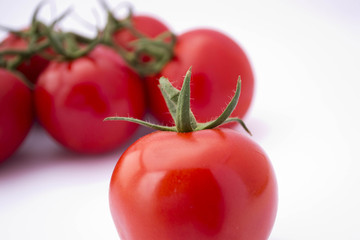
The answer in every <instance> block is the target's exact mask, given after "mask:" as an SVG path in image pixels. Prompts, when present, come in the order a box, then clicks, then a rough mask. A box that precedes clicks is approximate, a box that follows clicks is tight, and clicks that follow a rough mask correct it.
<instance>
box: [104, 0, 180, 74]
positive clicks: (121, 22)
mask: <svg viewBox="0 0 360 240" xmlns="http://www.w3.org/2000/svg"><path fill="white" fill-rule="evenodd" d="M100 2H101V3H102V5H103V8H104V9H105V10H106V12H107V23H106V25H105V28H104V31H103V33H102V39H101V43H102V44H104V45H107V46H110V47H111V48H113V49H114V50H116V51H117V52H118V54H119V55H121V56H122V58H123V59H124V60H125V61H126V62H127V63H128V65H129V66H131V67H132V68H133V69H135V71H136V72H137V73H138V74H139V75H141V76H149V75H153V74H156V73H158V72H160V71H161V70H162V69H163V67H164V65H165V64H166V63H168V62H169V61H170V60H171V59H172V57H173V55H174V46H175V43H176V37H175V35H174V34H173V33H171V32H169V31H166V32H164V33H162V34H160V35H159V36H157V37H156V38H153V39H152V38H149V37H147V36H146V35H144V34H142V33H141V32H139V31H138V30H137V29H136V28H135V27H134V25H133V11H132V9H131V7H129V8H128V15H127V16H126V17H125V18H123V19H118V18H116V17H115V16H114V13H113V12H112V11H111V10H110V8H109V6H107V5H106V3H105V2H103V1H100ZM122 30H127V31H129V32H130V33H131V34H132V35H133V36H134V37H135V38H136V40H134V41H133V42H131V43H130V45H131V48H132V49H131V50H127V49H126V48H125V47H124V46H119V45H117V44H116V43H114V40H113V36H114V34H115V33H117V32H118V31H122ZM143 56H149V57H150V58H151V60H150V61H142V57H143Z"/></svg>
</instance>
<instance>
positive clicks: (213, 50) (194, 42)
mask: <svg viewBox="0 0 360 240" xmlns="http://www.w3.org/2000/svg"><path fill="white" fill-rule="evenodd" d="M174 52H175V53H174V56H175V57H174V58H173V60H172V61H170V62H169V63H168V64H167V65H165V67H164V68H163V70H162V71H161V72H160V73H159V75H157V76H155V77H148V78H147V80H146V83H147V92H148V95H149V99H148V101H149V104H150V111H151V112H152V114H153V115H154V116H155V117H156V118H157V119H158V120H159V121H160V122H162V123H172V119H171V116H170V114H169V112H168V111H167V108H166V105H165V102H164V100H163V98H162V95H161V92H160V90H159V88H158V84H159V82H158V78H159V76H164V77H166V78H168V79H170V81H171V83H172V84H173V85H174V86H175V87H176V88H178V89H180V87H181V85H182V82H183V77H184V73H185V72H186V71H187V69H189V67H192V83H191V94H192V101H191V107H192V111H193V112H194V115H195V117H196V118H197V119H198V120H199V122H206V121H209V120H210V119H213V118H215V117H216V116H219V115H220V113H221V112H222V110H223V109H224V108H225V106H226V104H227V103H228V102H229V99H230V97H231V96H232V95H233V91H234V89H233V87H234V85H235V84H236V81H237V79H238V76H239V75H240V76H241V83H242V84H241V85H242V87H241V96H240V100H239V104H238V105H237V107H236V109H235V110H234V112H233V113H232V115H231V116H233V117H239V118H243V117H244V115H245V113H246V112H247V110H248V108H249V106H250V103H251V100H252V96H253V91H254V77H253V72H252V69H251V65H250V63H249V60H248V58H247V56H246V54H245V53H244V51H243V50H242V49H241V48H240V46H239V45H238V44H237V43H235V42H234V41H233V40H232V39H230V38H229V37H227V36H226V35H224V34H222V33H220V32H218V31H214V30H208V29H197V30H193V31H189V32H186V33H184V34H181V35H180V36H178V38H177V43H176V45H175V49H174ZM193 99H196V101H193Z"/></svg>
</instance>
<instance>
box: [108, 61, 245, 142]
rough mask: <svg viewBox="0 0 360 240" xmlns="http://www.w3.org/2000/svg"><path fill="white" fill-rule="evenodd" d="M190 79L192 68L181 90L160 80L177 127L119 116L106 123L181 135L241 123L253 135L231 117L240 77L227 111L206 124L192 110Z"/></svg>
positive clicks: (237, 96) (165, 79)
mask: <svg viewBox="0 0 360 240" xmlns="http://www.w3.org/2000/svg"><path fill="white" fill-rule="evenodd" d="M190 79H191V68H190V69H189V70H188V71H187V73H186V76H185V78H184V82H183V85H182V88H181V90H178V89H176V88H175V87H174V86H173V85H172V84H171V83H170V81H169V80H168V79H167V78H165V77H161V78H160V80H159V87H160V90H161V92H162V94H163V97H164V100H165V102H166V105H167V107H168V109H169V112H170V114H171V116H172V118H173V119H174V122H175V126H162V125H158V124H153V123H150V122H146V121H143V120H139V119H136V118H131V117H117V116H116V117H108V118H105V119H104V121H110V120H118V121H129V122H134V123H137V124H140V125H143V126H146V127H150V128H153V129H156V130H160V131H172V132H179V133H185V132H193V131H201V130H205V129H213V128H216V127H218V126H220V125H223V124H226V123H229V122H237V123H240V125H241V126H242V127H243V128H244V129H245V131H246V132H248V133H249V134H250V135H251V133H250V131H249V129H248V128H247V127H246V125H245V123H244V122H243V121H242V120H241V119H240V118H236V117H230V115H231V113H232V112H233V111H234V109H235V107H236V105H237V103H238V101H239V97H240V91H241V80H240V77H239V79H238V81H237V85H236V91H235V94H234V96H233V98H232V99H231V101H230V102H229V104H228V105H227V107H226V108H225V110H224V111H223V113H222V114H221V115H220V116H219V117H218V118H216V119H215V120H212V121H209V122H206V123H199V122H197V121H196V118H195V116H194V114H193V113H192V111H191V109H190Z"/></svg>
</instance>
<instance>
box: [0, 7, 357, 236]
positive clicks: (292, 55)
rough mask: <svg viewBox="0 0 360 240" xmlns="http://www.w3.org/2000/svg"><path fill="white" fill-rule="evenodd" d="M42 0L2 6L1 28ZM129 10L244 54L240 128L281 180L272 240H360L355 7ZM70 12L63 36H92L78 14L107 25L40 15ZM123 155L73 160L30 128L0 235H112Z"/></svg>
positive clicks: (3, 172)
mask: <svg viewBox="0 0 360 240" xmlns="http://www.w3.org/2000/svg"><path fill="white" fill-rule="evenodd" d="M71 2H74V3H71ZM119 2H120V1H110V0H108V3H109V5H110V6H116V5H118V3H119ZM37 3H38V1H29V0H12V1H8V0H0V25H6V26H10V27H15V28H18V27H23V26H25V25H26V24H27V23H28V22H29V21H30V16H31V14H32V11H33V10H34V8H35V6H36V5H37ZM131 3H132V5H133V6H134V7H135V12H137V13H149V14H152V15H155V16H156V17H158V18H160V19H162V20H163V21H164V22H165V23H166V24H168V25H169V26H170V27H171V29H172V30H173V31H174V32H175V33H182V32H184V31H187V30H189V29H193V28H198V27H212V28H215V29H219V30H221V31H223V32H225V33H226V34H228V35H229V36H231V37H232V38H234V39H235V40H236V41H237V42H238V43H239V44H240V45H241V46H242V47H243V48H244V50H245V51H246V52H247V54H248V56H249V58H250V60H251V62H252V65H253V67H254V71H255V75H256V94H255V99H254V102H253V105H252V108H251V111H250V112H249V114H248V115H247V117H246V118H245V121H246V123H247V124H248V126H249V128H250V129H251V130H252V132H253V135H254V136H253V139H254V140H255V141H257V142H258V143H259V144H260V145H261V146H262V147H263V148H264V149H265V151H266V152H267V154H268V155H269V156H270V158H271V161H272V162H273V165H274V168H275V170H276V174H277V177H278V184H279V200H280V201H279V210H278V215H277V221H276V223H275V226H274V229H273V232H272V235H271V237H270V240H305V239H306V240H319V239H327V240H338V239H345V240H355V239H360V221H359V215H360V206H359V203H360V194H359V184H360V153H359V147H360V144H359V142H360V141H359V134H360V131H359V130H360V127H359V125H360V115H359V103H360V97H359V90H360V88H359V86H360V85H359V82H360V73H359V71H360V57H359V56H360V44H359V43H360V14H359V13H360V1H356V0H353V1H350V0H345V1H343V0H341V1H340V0H337V1H336V0H329V1H325V0H323V1H321V0H315V1H310V0H307V1H306V0H305V1H300V0H297V1H233V0H231V1H230V0H222V1H211V0H208V1H194V0H192V1H190V0H182V1H160V0H152V1H145V0H143V1H140V0H138V1H131ZM69 6H73V9H74V12H75V13H76V14H72V15H71V17H70V18H69V19H67V20H66V21H64V23H63V25H62V26H63V27H64V28H65V29H68V30H81V31H82V32H83V33H86V34H90V33H91V32H93V30H94V29H93V28H91V27H90V26H88V25H86V24H85V23H81V21H80V17H79V16H81V18H83V19H86V21H87V22H89V23H91V25H93V26H94V25H98V26H101V25H102V24H103V23H104V21H105V18H104V16H103V14H102V10H101V9H100V8H99V6H100V5H99V3H98V2H97V1H95V0H87V1H85V0H84V1H70V0H53V1H51V0H49V1H48V4H46V5H45V6H44V8H43V10H42V11H41V14H40V16H42V17H43V19H44V20H45V21H46V20H50V19H53V18H54V16H56V15H59V14H60V13H61V12H62V11H64V10H65V9H66V8H67V7H69ZM120 12H121V11H120ZM119 14H120V13H119ZM85 26H87V27H85ZM4 36H5V34H4V33H0V37H4ZM144 133H145V130H143V129H142V130H140V132H138V134H137V136H134V138H133V139H132V140H131V141H134V140H135V139H136V137H139V136H141V135H143V134H144ZM131 141H130V142H131ZM0 148H1V146H0ZM124 148H126V146H124ZM124 148H122V149H117V150H115V151H114V152H112V153H109V154H105V155H101V156H84V155H76V154H73V153H70V152H68V151H66V150H65V149H63V148H62V147H61V146H59V145H58V144H57V143H55V142H53V140H51V139H50V137H49V136H48V135H47V134H46V133H45V132H44V131H43V130H42V129H41V128H40V127H39V126H35V127H34V128H33V129H32V131H31V133H30V135H29V137H28V138H27V139H26V141H25V142H24V144H23V145H22V147H21V149H20V150H19V151H18V152H17V153H16V154H15V155H14V156H13V157H12V158H11V159H9V160H8V161H7V162H6V163H4V164H2V165H0V239H3V240H15V239H16V240H18V239H37V240H45V239H52V240H57V239H59V240H60V239H61V240H64V239H69V240H71V239H74V240H75V239H76V240H81V239H86V240H92V239H94V240H95V239H107V240H112V239H114V240H115V239H118V236H117V233H116V230H115V227H114V226H113V223H112V219H111V217H110V212H109V208H108V195H107V194H108V184H109V180H110V176H111V173H112V170H113V167H114V165H115V163H116V161H117V159H118V157H119V156H120V155H121V153H122V151H123V150H124Z"/></svg>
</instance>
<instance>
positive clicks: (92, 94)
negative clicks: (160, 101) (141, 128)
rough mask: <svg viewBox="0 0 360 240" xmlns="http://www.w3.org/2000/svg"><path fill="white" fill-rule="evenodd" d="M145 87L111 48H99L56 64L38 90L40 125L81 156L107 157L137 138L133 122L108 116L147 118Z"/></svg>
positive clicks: (38, 84)
mask: <svg viewBox="0 0 360 240" xmlns="http://www.w3.org/2000/svg"><path fill="white" fill-rule="evenodd" d="M143 96H144V87H143V84H142V82H141V81H140V78H139V76H138V75H137V74H136V73H135V72H134V71H132V70H131V69H130V68H129V67H128V66H127V65H126V64H125V62H124V61H123V59H122V58H121V57H120V56H119V55H118V54H117V53H116V52H114V51H113V50H112V49H110V48H107V47H105V46H100V45H99V46H97V47H96V48H95V49H94V50H93V51H92V52H91V53H90V54H89V55H87V56H86V57H82V58H79V59H76V60H73V61H70V62H52V63H51V64H50V65H49V67H48V68H47V69H46V70H45V71H44V72H43V73H42V74H41V75H40V77H39V80H38V83H37V85H36V88H35V104H36V111H37V115H38V118H39V121H40V123H41V124H42V125H43V126H44V128H45V129H46V130H47V131H48V132H49V133H50V134H51V135H52V136H53V137H54V138H55V139H56V140H57V141H58V142H59V143H61V144H62V145H64V146H65V147H67V148H69V149H71V150H73V151H76V152H80V153H102V152H106V151H109V150H111V149H114V148H116V147H118V146H119V145H121V144H122V143H124V142H125V141H126V140H128V139H129V137H130V136H131V135H132V134H133V133H134V131H135V130H136V128H137V125H135V124H132V123H126V122H121V123H115V122H110V121H108V122H104V121H103V120H104V118H106V117H109V116H115V115H120V116H132V117H135V118H142V117H143V115H144V111H145V101H144V97H143Z"/></svg>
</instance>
